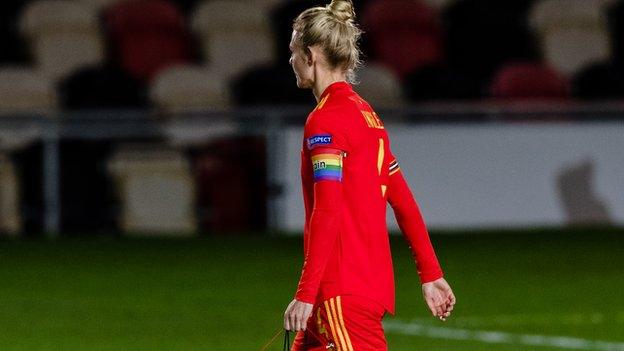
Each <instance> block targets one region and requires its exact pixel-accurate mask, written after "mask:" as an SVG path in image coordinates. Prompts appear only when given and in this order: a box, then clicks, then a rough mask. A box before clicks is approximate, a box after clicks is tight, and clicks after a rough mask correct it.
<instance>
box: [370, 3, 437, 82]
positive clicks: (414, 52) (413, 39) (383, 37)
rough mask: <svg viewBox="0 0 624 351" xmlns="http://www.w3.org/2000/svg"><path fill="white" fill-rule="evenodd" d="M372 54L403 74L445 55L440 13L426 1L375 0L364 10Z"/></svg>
mask: <svg viewBox="0 0 624 351" xmlns="http://www.w3.org/2000/svg"><path fill="white" fill-rule="evenodd" d="M362 26H363V28H364V30H365V32H366V33H367V35H368V37H369V38H368V39H369V41H370V42H369V45H370V48H371V50H372V58H373V59H375V60H377V61H379V62H382V63H384V64H386V65H388V66H389V67H391V68H392V69H393V70H394V71H395V73H396V74H397V75H398V76H399V77H400V78H403V77H404V76H405V75H406V74H407V73H409V72H412V71H414V70H416V69H418V68H419V67H422V66H425V65H428V64H433V63H436V62H440V61H441V60H443V58H444V50H443V42H442V38H443V34H442V28H441V26H440V23H439V22H438V17H437V13H436V12H435V11H434V10H433V9H432V8H430V7H429V6H427V5H426V4H425V3H424V2H422V1H414V0H376V1H371V2H370V3H369V4H368V5H367V6H366V8H365V9H364V12H363V14H362Z"/></svg>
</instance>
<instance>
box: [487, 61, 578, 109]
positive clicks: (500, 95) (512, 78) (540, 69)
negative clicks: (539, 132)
mask: <svg viewBox="0 0 624 351" xmlns="http://www.w3.org/2000/svg"><path fill="white" fill-rule="evenodd" d="M490 94H491V96H492V97H494V98H497V99H511V100H513V99H531V100H534V99H545V100H561V99H567V98H568V97H569V96H570V87H569V84H568V81H567V80H566V79H565V78H564V77H563V76H562V75H560V74H559V73H558V72H557V71H555V70H554V69H552V68H550V67H548V66H546V65H545V64H542V63H533V62H529V63H511V64H507V65H504V66H503V67H502V68H501V69H500V70H499V71H498V72H497V73H496V74H495V76H494V79H493V81H492V85H491V87H490Z"/></svg>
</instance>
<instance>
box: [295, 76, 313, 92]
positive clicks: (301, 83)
mask: <svg viewBox="0 0 624 351" xmlns="http://www.w3.org/2000/svg"><path fill="white" fill-rule="evenodd" d="M312 86H313V84H312V83H311V82H309V81H306V80H302V79H300V78H299V77H297V88H299V89H312Z"/></svg>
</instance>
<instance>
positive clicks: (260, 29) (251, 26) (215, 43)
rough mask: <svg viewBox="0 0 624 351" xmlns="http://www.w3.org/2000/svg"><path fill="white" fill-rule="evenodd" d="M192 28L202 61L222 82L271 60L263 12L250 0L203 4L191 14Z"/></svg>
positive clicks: (217, 0)
mask: <svg viewBox="0 0 624 351" xmlns="http://www.w3.org/2000/svg"><path fill="white" fill-rule="evenodd" d="M192 27H193V31H194V32H195V33H196V35H197V37H198V38H199V41H200V43H201V48H202V52H203V56H204V59H205V60H206V61H207V63H208V65H209V66H210V68H211V69H212V70H215V71H217V72H220V73H222V74H223V75H224V77H225V78H226V79H230V78H233V77H235V76H236V75H238V74H240V73H242V72H243V71H246V70H247V69H249V68H250V67H252V66H255V65H258V64H263V63H269V62H272V61H273V59H274V57H275V56H274V40H273V36H272V34H271V32H270V27H269V26H268V16H267V13H266V11H265V9H264V8H263V7H261V6H258V5H256V4H254V3H253V2H251V1H250V2H241V1H227V0H214V1H213V0H210V1H205V2H203V3H202V4H200V5H199V6H198V7H197V9H196V10H195V13H194V14H193V18H192Z"/></svg>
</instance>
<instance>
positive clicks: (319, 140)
mask: <svg viewBox="0 0 624 351" xmlns="http://www.w3.org/2000/svg"><path fill="white" fill-rule="evenodd" d="M331 142H332V136H331V135H329V134H322V135H313V136H311V137H309V138H308V139H307V141H306V143H307V144H308V150H312V149H314V148H315V147H317V146H322V145H329V144H331Z"/></svg>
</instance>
